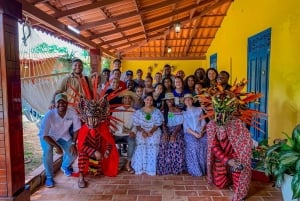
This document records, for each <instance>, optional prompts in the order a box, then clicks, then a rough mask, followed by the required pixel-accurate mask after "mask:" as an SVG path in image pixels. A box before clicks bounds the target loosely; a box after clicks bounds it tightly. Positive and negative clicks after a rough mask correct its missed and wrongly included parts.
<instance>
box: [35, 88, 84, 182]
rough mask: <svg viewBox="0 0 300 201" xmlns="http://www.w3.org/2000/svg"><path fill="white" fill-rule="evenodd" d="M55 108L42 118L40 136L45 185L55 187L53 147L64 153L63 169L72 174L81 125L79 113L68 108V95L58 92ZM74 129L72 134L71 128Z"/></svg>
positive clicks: (59, 152) (69, 174)
mask: <svg viewBox="0 0 300 201" xmlns="http://www.w3.org/2000/svg"><path fill="white" fill-rule="evenodd" d="M54 100H55V108H54V109H52V110H49V111H48V112H47V113H46V114H45V117H44V118H43V120H42V123H41V127H40V131H39V137H40V142H41V146H42V150H43V164H44V167H45V172H46V181H45V185H46V187H48V188H51V187H54V185H55V184H54V180H53V176H54V171H53V149H54V150H55V152H56V153H57V154H63V162H62V165H61V170H62V171H63V173H64V175H66V176H68V177H69V176H71V174H72V171H71V170H70V168H69V167H70V166H71V165H72V163H73V161H74V160H75V159H76V157H77V148H76V141H77V134H78V130H79V129H80V127H81V121H80V119H79V117H78V114H77V112H76V111H75V110H73V109H72V108H68V99H67V96H66V95H65V94H63V93H58V94H56V96H55V99H54ZM71 129H72V131H71V132H72V134H70V130H71Z"/></svg>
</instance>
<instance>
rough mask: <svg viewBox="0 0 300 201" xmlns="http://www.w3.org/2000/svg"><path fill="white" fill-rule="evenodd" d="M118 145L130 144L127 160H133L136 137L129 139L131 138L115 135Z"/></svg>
mask: <svg viewBox="0 0 300 201" xmlns="http://www.w3.org/2000/svg"><path fill="white" fill-rule="evenodd" d="M114 138H115V141H116V144H123V143H125V144H128V150H127V158H128V160H131V159H132V156H133V152H134V150H135V147H136V145H135V137H129V136H116V135H114Z"/></svg>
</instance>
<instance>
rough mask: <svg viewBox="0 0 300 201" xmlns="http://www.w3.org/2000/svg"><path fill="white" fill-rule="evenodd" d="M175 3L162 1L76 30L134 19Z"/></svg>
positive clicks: (176, 0) (170, 0)
mask: <svg viewBox="0 0 300 201" xmlns="http://www.w3.org/2000/svg"><path fill="white" fill-rule="evenodd" d="M177 2H180V0H168V1H163V2H161V3H157V4H154V5H151V6H148V7H145V8H143V9H140V10H139V12H137V11H132V12H129V13H125V14H122V15H118V16H116V17H111V18H109V19H105V20H99V21H95V22H90V23H86V24H84V25H82V26H79V27H77V29H79V30H84V29H88V28H91V27H96V26H100V25H103V24H107V23H111V22H115V21H118V20H121V19H124V18H130V17H136V16H138V15H140V14H142V13H146V12H149V11H152V10H156V9H160V8H162V7H166V6H170V5H172V4H174V3H177Z"/></svg>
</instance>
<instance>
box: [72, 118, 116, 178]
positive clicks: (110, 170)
mask: <svg viewBox="0 0 300 201" xmlns="http://www.w3.org/2000/svg"><path fill="white" fill-rule="evenodd" d="M96 150H98V151H99V152H100V153H101V155H102V158H101V160H100V162H99V164H98V168H99V172H102V173H103V174H104V175H105V176H111V177H114V176H116V175H117V174H118V165H119V154H118V151H117V149H116V146H115V141H114V139H113V137H112V135H111V133H110V132H109V126H108V123H105V122H102V123H100V125H99V126H98V127H97V128H94V129H89V128H88V127H87V126H86V125H83V126H82V127H81V129H80V130H79V133H78V153H79V156H78V167H79V171H80V172H83V173H85V174H86V173H87V172H88V168H89V159H90V158H91V156H92V155H93V154H94V153H95V151H96ZM106 151H109V153H110V154H109V155H108V157H107V158H105V157H104V153H105V152H106Z"/></svg>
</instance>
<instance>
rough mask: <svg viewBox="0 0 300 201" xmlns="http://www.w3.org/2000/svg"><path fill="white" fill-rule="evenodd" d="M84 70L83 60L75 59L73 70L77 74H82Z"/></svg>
mask: <svg viewBox="0 0 300 201" xmlns="http://www.w3.org/2000/svg"><path fill="white" fill-rule="evenodd" d="M82 70H83V65H82V62H80V61H75V62H73V63H72V71H73V73H74V74H76V75H81V74H82Z"/></svg>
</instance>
